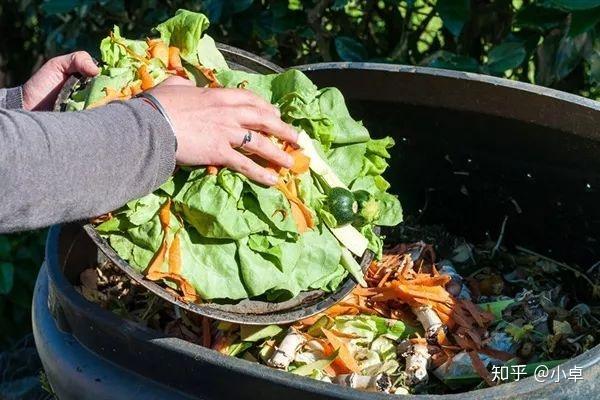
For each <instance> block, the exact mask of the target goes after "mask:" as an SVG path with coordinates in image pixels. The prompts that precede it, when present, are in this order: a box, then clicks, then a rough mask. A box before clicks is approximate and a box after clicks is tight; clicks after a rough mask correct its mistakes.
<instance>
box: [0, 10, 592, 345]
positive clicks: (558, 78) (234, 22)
mask: <svg viewBox="0 0 600 400" xmlns="http://www.w3.org/2000/svg"><path fill="white" fill-rule="evenodd" d="M177 8H187V9H191V10H198V11H203V12H205V13H206V14H207V15H208V16H209V18H210V20H211V22H212V26H211V28H210V34H211V35H213V37H215V38H216V39H217V40H219V41H222V42H224V43H228V44H230V45H234V46H237V47H240V48H243V49H246V50H249V51H252V52H255V53H257V54H260V55H262V56H264V57H267V58H270V59H271V60H273V61H274V62H276V63H278V64H280V65H282V66H291V65H297V64H304V63H312V62H319V61H332V60H345V61H371V62H389V63H402V64H415V65H424V66H430V67H438V68H450V69H458V70H464V71H470V72H479V73H484V74H492V75H497V76H504V77H507V78H510V79H516V80H520V81H525V82H531V83H536V84H539V85H544V86H549V87H554V88H558V89H561V90H565V91H569V92H573V93H578V94H582V95H584V96H588V97H591V98H597V97H598V96H600V92H599V91H598V86H597V84H598V82H599V81H600V27H599V26H597V25H598V21H600V0H538V1H529V0H402V1H400V0H378V1H373V0H203V1H192V0H168V1H157V0H128V1H125V0H112V1H111V0H45V1H40V0H37V1H36V0H2V2H0V38H2V39H0V86H10V85H16V84H20V83H22V82H23V81H24V80H25V79H26V78H27V76H29V75H30V74H31V71H32V70H34V69H35V68H36V67H37V66H39V65H40V64H41V63H42V62H43V61H44V60H45V59H47V58H48V57H51V56H53V55H56V54H60V53H65V52H69V51H72V50H75V49H86V50H88V51H90V52H92V53H94V52H96V51H97V47H98V43H99V41H100V39H101V38H102V37H104V36H106V35H107V33H108V32H109V30H110V28H111V27H112V25H114V24H117V25H119V26H120V27H121V28H122V31H123V33H124V34H125V35H127V36H131V37H141V36H143V35H144V34H146V33H147V32H149V30H150V28H151V27H153V26H155V25H156V24H157V23H158V22H160V21H162V20H164V19H166V18H168V17H169V16H171V15H172V14H173V13H174V11H175V10H176V9H177ZM42 237H43V234H42V233H28V234H21V235H13V236H4V237H0V326H1V327H2V329H0V348H2V347H3V346H4V345H6V344H7V343H9V342H10V341H11V340H12V339H14V338H16V337H17V336H18V335H20V334H21V333H22V332H24V331H26V330H27V329H28V324H29V310H28V307H29V299H30V296H31V291H32V286H33V278H34V275H35V271H36V269H37V268H38V266H39V265H40V264H41V261H42V254H43V253H42V248H43V246H42ZM5 327H6V328H5ZM11 338H12V339H11Z"/></svg>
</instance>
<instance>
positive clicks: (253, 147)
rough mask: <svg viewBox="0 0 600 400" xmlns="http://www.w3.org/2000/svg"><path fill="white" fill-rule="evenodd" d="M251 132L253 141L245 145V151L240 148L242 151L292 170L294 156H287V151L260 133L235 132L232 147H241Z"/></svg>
mask: <svg viewBox="0 0 600 400" xmlns="http://www.w3.org/2000/svg"><path fill="white" fill-rule="evenodd" d="M249 132H251V136H250V137H251V140H250V142H248V143H246V144H244V146H243V149H242V148H240V150H243V151H244V152H247V153H250V154H256V155H258V156H260V157H261V158H263V159H265V160H267V161H270V162H272V163H274V164H277V165H281V166H283V167H286V168H290V167H292V166H293V165H294V159H293V158H292V156H290V155H289V154H287V153H286V152H285V151H283V150H282V149H281V148H279V147H278V146H277V145H276V144H275V143H273V142H271V141H270V140H269V139H268V138H267V137H265V136H264V135H263V134H261V133H260V132H252V131H239V132H235V134H233V135H231V136H232V137H231V142H232V143H231V145H232V147H234V148H236V147H239V146H240V145H241V144H242V142H243V140H244V136H245V135H246V134H247V133H249Z"/></svg>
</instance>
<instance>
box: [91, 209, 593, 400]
mask: <svg viewBox="0 0 600 400" xmlns="http://www.w3.org/2000/svg"><path fill="white" fill-rule="evenodd" d="M164 209H166V207H164V208H163V210H164ZM434 249H435V247H434V246H432V245H426V244H424V243H423V242H415V243H411V244H398V245H394V246H390V247H388V248H386V249H385V250H384V254H383V257H382V259H381V260H379V261H375V262H373V264H372V265H371V266H370V268H369V269H368V271H367V272H366V274H365V277H364V279H365V283H366V285H365V287H357V288H355V289H354V291H353V292H352V293H351V294H350V295H348V296H347V297H346V298H345V299H343V300H342V301H341V302H339V303H338V304H336V305H334V306H332V307H331V308H329V309H328V310H326V311H325V312H323V313H322V314H318V315H315V316H312V317H310V318H307V319H305V320H302V321H299V322H297V323H295V324H292V325H282V326H278V325H269V326H246V325H237V324H232V323H225V322H220V321H210V320H208V319H207V318H202V317H198V316H196V315H191V314H188V313H187V312H185V311H182V310H178V309H174V308H173V306H172V305H169V304H168V303H166V302H164V300H162V299H160V298H156V297H152V298H153V299H155V300H154V302H153V301H149V300H148V296H149V294H148V293H147V292H146V291H145V289H143V288H142V287H131V286H130V285H131V283H129V282H130V281H129V280H128V279H127V280H126V282H127V283H125V282H123V281H120V280H114V281H115V282H118V285H122V286H121V287H123V289H124V293H123V294H122V295H120V297H119V296H117V294H118V293H119V292H118V291H116V290H115V287H114V286H111V285H110V284H109V283H108V282H109V281H111V280H113V279H112V278H113V277H114V276H115V274H118V272H117V271H118V270H117V269H116V267H111V266H110V263H107V264H104V266H103V267H99V268H95V269H88V270H85V271H84V272H83V273H82V275H81V282H82V285H81V287H80V291H81V292H82V294H83V295H84V296H86V298H88V299H90V300H91V301H95V302H98V303H100V304H102V305H103V306H105V307H108V308H111V309H113V310H114V311H115V312H118V313H120V314H121V315H123V312H124V311H123V310H124V309H127V310H131V309H133V311H127V312H126V313H125V315H126V316H128V317H129V318H133V319H135V320H136V321H138V322H142V323H144V324H148V325H151V326H153V327H155V328H156V329H159V330H161V331H164V332H165V333H167V334H169V335H173V336H176V337H180V338H182V339H185V340H188V341H192V342H194V343H197V344H200V345H203V346H205V347H211V348H212V349H214V350H216V351H219V352H221V353H223V354H226V355H229V356H235V357H239V358H243V359H245V360H248V361H251V362H256V363H261V364H264V365H267V366H270V367H272V368H276V369H280V370H283V371H288V372H290V373H293V374H296V375H300V376H306V377H311V378H314V379H318V380H321V381H326V382H331V383H334V384H338V385H342V386H347V387H350V388H354V389H358V390H363V391H374V392H383V393H395V394H407V393H440V394H441V393H453V392H457V391H464V390H469V389H473V388H476V387H483V386H491V385H497V384H499V383H503V382H504V381H501V380H499V379H497V375H495V374H493V373H492V372H493V370H494V368H497V367H500V366H507V367H509V366H511V365H524V366H525V369H524V370H523V371H525V373H526V374H527V375H530V374H532V373H533V372H534V371H535V368H536V367H537V366H539V365H545V366H547V367H548V368H552V367H554V366H556V365H558V364H560V363H561V362H563V361H564V360H565V359H568V358H570V357H573V356H575V355H578V354H581V353H582V352H584V351H586V350H588V349H590V348H591V347H592V346H594V345H595V344H597V343H598V339H597V333H596V331H597V329H598V328H599V327H600V319H599V317H600V315H599V313H600V309H599V308H598V307H593V306H588V305H587V304H585V303H584V302H583V299H584V298H586V296H591V297H590V299H593V298H594V290H593V288H592V287H589V288H588V289H589V290H588V291H587V292H585V291H581V290H579V291H578V292H576V291H566V287H565V284H564V283H561V282H562V279H561V277H560V274H559V272H560V271H567V272H568V269H565V268H563V269H558V268H557V265H556V263H555V262H554V261H552V260H550V261H548V259H546V258H544V257H543V256H538V255H535V254H534V253H532V252H531V251H529V250H525V251H517V252H516V253H510V252H508V251H506V250H505V249H502V248H500V249H497V250H495V251H494V256H491V249H492V248H491V247H487V246H486V245H483V246H478V247H474V246H471V245H468V246H466V247H465V244H464V242H460V243H457V244H456V245H455V246H454V250H455V251H453V252H451V253H450V254H444V257H445V258H444V259H441V260H439V261H437V260H436V258H437V257H438V254H436V251H434ZM465 249H468V253H469V256H468V257H464V254H463V253H464V252H465V251H467V250H465ZM491 263H492V264H491ZM493 263H496V265H497V267H496V268H494V269H493V270H492V269H490V268H489V266H490V265H493ZM482 266H484V267H482ZM541 266H543V268H541ZM469 271H470V272H469ZM107 276H108V278H107ZM532 276H535V277H536V279H528V278H527V277H532ZM581 276H582V277H583V275H581ZM490 277H494V279H493V282H495V283H494V285H490V284H489V282H490ZM496 277H497V278H496ZM582 279H584V280H585V279H586V278H582ZM494 286H501V290H498V289H497V288H494ZM101 287H104V288H106V290H101V289H100V288H101ZM490 288H491V289H490ZM132 289H135V290H139V291H141V292H142V293H144V294H143V295H142V294H141V293H138V294H137V295H136V296H138V297H140V298H141V300H139V303H140V304H141V306H140V307H139V308H141V309H140V310H137V308H138V307H136V306H134V305H132V304H133V303H131V302H129V303H128V304H124V303H126V302H127V301H128V300H127V299H128V298H131V297H132V294H131V292H132V291H133V290H132ZM482 292H485V293H493V294H482ZM584 292H585V293H584ZM586 293H587V294H586ZM150 296H151V295H150ZM107 298H111V299H112V301H113V304H112V305H110V304H109V301H108V300H107ZM157 302H160V303H161V304H162V308H161V307H158V306H157ZM132 315H133V317H132ZM159 315H160V317H159ZM143 318H148V320H144V319H143ZM162 321H169V322H167V323H166V325H164V322H162ZM521 377H522V376H521Z"/></svg>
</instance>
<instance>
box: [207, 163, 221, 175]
mask: <svg viewBox="0 0 600 400" xmlns="http://www.w3.org/2000/svg"><path fill="white" fill-rule="evenodd" d="M206 173H207V174H209V175H217V174H218V173H219V167H216V166H214V165H209V166H208V167H206Z"/></svg>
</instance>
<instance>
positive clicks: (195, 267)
mask: <svg viewBox="0 0 600 400" xmlns="http://www.w3.org/2000/svg"><path fill="white" fill-rule="evenodd" d="M207 28H208V19H207V18H206V17H205V16H204V15H202V14H198V13H194V12H190V11H186V10H179V11H178V12H177V14H176V15H175V16H174V17H173V18H171V19H169V20H167V21H165V22H164V23H162V24H160V25H158V26H157V27H156V31H157V32H158V33H159V35H160V36H159V37H157V38H151V39H146V40H130V39H126V38H124V37H122V36H121V33H120V30H119V28H118V27H115V28H114V29H113V31H112V33H111V34H110V36H108V37H107V38H105V39H104V40H103V41H102V43H101V44H100V52H101V54H102V62H103V65H102V70H101V74H100V75H99V76H97V77H95V78H93V79H91V80H90V81H89V82H88V83H87V84H85V85H83V86H81V87H79V88H78V89H77V90H75V92H74V93H73V95H72V96H71V98H70V99H69V100H68V102H67V109H68V110H81V109H86V108H93V107H99V106H102V105H105V104H107V103H109V102H111V101H116V100H126V99H129V98H131V97H132V96H135V95H136V94H137V93H139V92H141V91H144V90H148V89H151V88H153V87H154V86H156V85H157V84H159V83H160V82H162V81H164V80H165V79H167V78H168V77H169V76H173V75H177V76H181V77H184V78H188V79H190V80H191V81H193V82H194V83H195V84H196V85H197V86H202V87H206V86H208V87H228V88H244V89H245V90H250V91H252V92H254V93H256V94H257V95H259V96H262V97H264V98H265V99H266V100H268V101H269V102H271V103H272V104H274V105H275V106H277V107H278V108H279V109H280V111H281V115H282V119H283V120H284V121H286V122H287V123H289V124H291V125H293V126H294V127H296V129H297V130H298V131H300V134H301V137H302V138H303V140H304V141H303V143H304V145H303V146H299V147H298V146H295V145H294V146H293V145H291V144H289V143H285V142H282V141H280V140H279V139H276V138H274V137H270V138H269V139H270V140H272V141H273V143H275V144H276V145H278V146H280V147H281V148H282V149H283V150H285V151H286V152H288V153H289V154H290V155H291V156H292V157H293V159H294V165H293V166H292V167H291V168H289V169H286V168H277V171H275V172H277V173H278V174H279V177H280V179H279V183H278V184H277V185H276V186H275V187H273V188H266V187H263V186H261V185H258V184H255V183H253V182H251V181H250V180H248V179H247V178H246V177H245V176H243V175H241V174H239V173H236V172H233V171H231V170H229V169H227V168H221V166H218V165H214V166H207V167H202V168H183V167H182V168H179V169H178V170H177V171H176V172H175V174H174V175H173V177H172V178H171V179H170V180H169V181H168V182H166V183H165V184H163V185H162V186H161V187H160V188H159V189H158V190H157V191H155V192H154V193H152V194H150V195H148V196H145V197H143V198H141V199H137V200H133V201H131V202H129V203H128V204H127V205H126V206H124V207H122V208H121V209H119V210H116V211H114V212H113V213H111V214H110V216H107V217H105V218H103V219H102V220H97V221H96V222H98V225H97V227H96V229H97V230H98V231H99V232H100V234H101V235H103V236H104V237H105V238H107V239H108V241H109V243H110V244H111V246H112V247H113V248H114V249H115V251H116V252H117V253H118V254H119V255H120V256H121V257H122V258H123V259H125V260H126V261H127V262H129V264H130V265H131V266H132V267H134V268H135V269H137V270H138V271H140V272H141V273H143V274H145V275H146V278H148V279H150V280H155V281H159V282H162V283H164V285H165V286H166V288H168V290H173V291H175V292H176V293H177V295H178V296H179V297H180V298H181V300H183V301H188V302H199V301H214V300H219V301H229V302H233V301H238V300H242V299H246V298H260V299H262V300H266V301H283V300H287V299H290V298H292V297H294V296H296V295H298V293H300V292H301V291H307V290H312V289H321V290H323V291H325V292H332V291H335V289H336V288H338V287H339V286H340V284H341V283H342V282H343V281H344V279H346V277H347V275H348V274H349V273H350V274H351V275H352V276H353V277H354V278H355V279H357V280H359V281H362V276H361V275H360V268H359V267H358V263H357V262H356V260H355V259H354V258H353V257H352V256H349V253H348V251H349V252H350V253H353V254H354V255H355V256H357V257H361V256H362V255H363V253H364V251H365V250H366V249H367V247H368V248H369V249H370V250H371V251H373V252H374V253H375V254H376V255H377V256H378V257H379V256H381V249H382V243H383V242H382V238H381V237H380V236H379V235H378V234H377V233H376V231H375V230H374V228H375V226H376V225H378V226H394V225H396V224H398V223H399V222H400V221H401V220H402V209H401V207H400V203H399V201H398V199H397V198H396V197H395V196H394V195H392V194H389V193H388V192H387V190H388V188H389V184H388V182H387V181H386V180H385V179H384V178H383V177H382V176H381V174H382V173H383V171H384V170H385V169H386V168H387V166H388V164H387V159H388V158H389V157H390V154H389V153H388V151H387V149H389V148H390V147H391V146H392V145H393V144H394V142H393V140H392V139H391V138H384V139H372V138H371V137H370V136H369V133H368V131H367V130H366V128H365V127H364V126H363V125H362V124H361V123H360V122H358V121H355V120H354V119H353V118H352V117H351V116H350V114H349V112H348V109H347V108H346V105H345V101H344V98H343V96H342V94H341V92H340V91H339V90H337V89H335V88H324V89H318V88H317V87H316V86H315V85H314V84H313V83H312V82H311V81H310V80H309V79H308V78H307V77H306V76H305V75H304V74H302V73H301V72H299V71H296V70H288V71H286V72H283V73H281V74H272V75H260V74H253V73H247V72H241V71H234V70H230V69H229V67H228V65H227V63H226V62H225V59H224V58H223V56H222V54H221V53H220V52H219V50H218V49H217V48H216V46H215V43H214V41H213V40H212V38H210V36H208V35H206V34H205V33H204V32H205V30H206V29H207ZM257 161H258V162H260V161H261V160H257ZM318 167H321V168H318ZM267 168H272V169H273V170H275V168H274V167H273V166H271V167H269V166H268V165H267ZM323 168H324V169H323ZM323 170H324V171H325V174H324V176H321V174H322V173H320V172H319V171H323ZM332 182H333V183H334V184H333V185H332ZM351 190H352V191H357V190H360V191H361V192H364V193H363V197H365V199H366V200H363V201H362V202H361V203H360V204H364V205H365V206H364V207H367V208H368V210H367V211H364V212H363V210H362V209H359V207H358V203H356V202H353V201H352V199H351V198H350V200H351V201H350V203H348V202H347V201H346V202H340V201H335V202H332V201H331V200H332V198H333V195H330V193H333V192H336V191H344V193H350V196H353V195H352V192H351ZM338 200H340V197H339V196H338ZM346 200H348V199H346ZM333 204H335V206H333V207H332V205H333ZM359 216H361V217H360V218H358V217H359ZM336 219H339V221H338V220H336Z"/></svg>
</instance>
